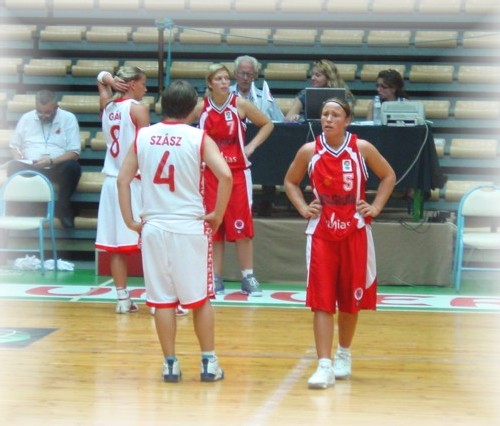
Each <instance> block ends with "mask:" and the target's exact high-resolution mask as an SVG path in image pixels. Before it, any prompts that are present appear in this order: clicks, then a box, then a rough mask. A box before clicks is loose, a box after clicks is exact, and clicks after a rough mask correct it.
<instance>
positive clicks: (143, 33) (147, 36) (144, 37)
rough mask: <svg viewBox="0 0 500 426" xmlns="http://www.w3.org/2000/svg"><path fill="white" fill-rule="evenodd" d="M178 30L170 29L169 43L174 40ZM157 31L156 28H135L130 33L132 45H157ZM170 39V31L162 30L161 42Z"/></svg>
mask: <svg viewBox="0 0 500 426" xmlns="http://www.w3.org/2000/svg"><path fill="white" fill-rule="evenodd" d="M178 32H179V29H178V28H177V27H175V28H173V29H172V38H171V41H174V40H176V38H177V34H178ZM159 35H160V34H159V31H158V28H156V27H137V28H136V29H135V31H133V32H132V41H133V42H134V43H158V39H159ZM169 37H170V30H169V29H165V30H163V40H164V41H165V42H167V41H168V39H169Z"/></svg>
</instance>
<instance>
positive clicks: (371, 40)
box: [366, 30, 411, 47]
mask: <svg viewBox="0 0 500 426" xmlns="http://www.w3.org/2000/svg"><path fill="white" fill-rule="evenodd" d="M410 37H411V31H408V30H403V31H401V30H398V31H396V30H370V31H368V36H367V38H366V42H367V44H368V46H391V47H408V46H409V45H410Z"/></svg>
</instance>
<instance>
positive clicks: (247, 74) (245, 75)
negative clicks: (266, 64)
mask: <svg viewBox="0 0 500 426" xmlns="http://www.w3.org/2000/svg"><path fill="white" fill-rule="evenodd" d="M236 75H237V76H238V77H241V78H254V76H255V74H254V73H253V72H243V71H236Z"/></svg>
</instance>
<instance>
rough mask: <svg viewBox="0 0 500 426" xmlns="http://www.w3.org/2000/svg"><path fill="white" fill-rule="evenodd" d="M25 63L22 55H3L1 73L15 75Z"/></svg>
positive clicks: (0, 63) (0, 66)
mask: <svg viewBox="0 0 500 426" xmlns="http://www.w3.org/2000/svg"><path fill="white" fill-rule="evenodd" d="M22 64H23V58H20V57H3V58H2V60H1V61H0V74H1V75H13V74H19V72H20V71H21V68H22Z"/></svg>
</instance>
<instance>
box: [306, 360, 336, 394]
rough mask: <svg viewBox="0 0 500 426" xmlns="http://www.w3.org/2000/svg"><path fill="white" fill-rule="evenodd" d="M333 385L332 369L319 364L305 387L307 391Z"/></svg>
mask: <svg viewBox="0 0 500 426" xmlns="http://www.w3.org/2000/svg"><path fill="white" fill-rule="evenodd" d="M334 384H335V374H334V373H333V368H332V367H331V366H328V365H322V364H319V365H318V368H317V369H316V371H315V372H314V374H313V375H312V376H311V377H309V380H308V381H307V385H308V386H309V389H326V388H328V387H330V386H333V385H334Z"/></svg>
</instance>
